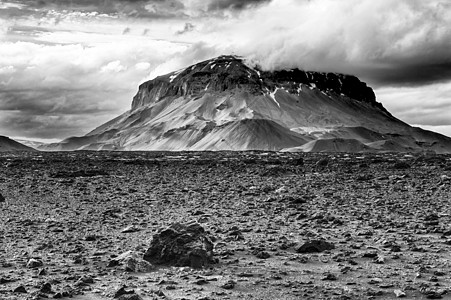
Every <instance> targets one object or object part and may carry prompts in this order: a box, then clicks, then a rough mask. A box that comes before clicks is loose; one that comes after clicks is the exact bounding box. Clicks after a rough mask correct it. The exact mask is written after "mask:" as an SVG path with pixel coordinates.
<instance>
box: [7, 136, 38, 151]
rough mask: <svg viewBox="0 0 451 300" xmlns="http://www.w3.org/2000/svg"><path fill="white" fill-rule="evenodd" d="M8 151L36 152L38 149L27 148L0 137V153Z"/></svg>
mask: <svg viewBox="0 0 451 300" xmlns="http://www.w3.org/2000/svg"><path fill="white" fill-rule="evenodd" d="M6 151H36V149H34V148H31V147H28V146H25V145H24V144H21V143H19V142H16V141H14V140H12V139H10V138H9V137H6V136H0V152H6Z"/></svg>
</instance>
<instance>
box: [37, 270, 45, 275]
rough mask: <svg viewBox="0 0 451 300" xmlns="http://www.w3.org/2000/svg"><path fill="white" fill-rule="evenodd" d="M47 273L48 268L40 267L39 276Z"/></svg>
mask: <svg viewBox="0 0 451 300" xmlns="http://www.w3.org/2000/svg"><path fill="white" fill-rule="evenodd" d="M45 275H47V270H46V269H40V270H39V272H38V276H45Z"/></svg>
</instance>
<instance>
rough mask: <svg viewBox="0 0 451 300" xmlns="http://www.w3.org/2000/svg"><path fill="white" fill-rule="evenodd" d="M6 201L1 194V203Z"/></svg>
mask: <svg viewBox="0 0 451 300" xmlns="http://www.w3.org/2000/svg"><path fill="white" fill-rule="evenodd" d="M5 201H6V199H5V197H3V195H2V194H0V203H2V202H5Z"/></svg>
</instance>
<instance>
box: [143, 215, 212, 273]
mask: <svg viewBox="0 0 451 300" xmlns="http://www.w3.org/2000/svg"><path fill="white" fill-rule="evenodd" d="M143 258H144V260H146V261H148V262H150V263H153V264H165V265H174V266H187V267H192V268H202V267H204V266H207V265H209V264H210V263H212V262H213V243H212V241H211V238H210V237H209V236H208V234H207V233H206V232H205V230H204V228H203V227H202V226H201V225H199V224H198V223H189V224H180V223H174V224H172V225H171V226H169V227H168V228H166V229H163V230H162V231H160V232H159V233H158V234H155V235H154V236H153V239H152V242H151V244H150V247H149V249H147V251H146V253H144V257H143Z"/></svg>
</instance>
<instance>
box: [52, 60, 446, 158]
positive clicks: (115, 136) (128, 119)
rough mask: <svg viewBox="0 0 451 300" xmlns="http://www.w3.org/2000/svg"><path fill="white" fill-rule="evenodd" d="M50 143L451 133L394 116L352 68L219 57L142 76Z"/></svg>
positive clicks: (320, 140)
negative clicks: (89, 121) (108, 113)
mask: <svg viewBox="0 0 451 300" xmlns="http://www.w3.org/2000/svg"><path fill="white" fill-rule="evenodd" d="M44 149H46V150H74V149H89V150H174V151H178V150H193V151H199V150H213V151H215V150H237V151H238V150H275V151H279V150H284V151H304V152H311V151H314V152H322V151H332V152H379V151H396V152H398V151H434V152H437V153H449V152H451V139H450V138H447V137H445V136H443V135H440V134H436V133H433V132H430V131H425V130H421V129H419V128H414V127H411V126H409V125H408V124H406V123H404V122H402V121H400V120H398V119H396V118H395V117H394V116H392V115H391V114H390V113H389V112H388V111H387V110H386V109H385V108H384V107H383V106H382V104H381V103H379V102H377V101H376V96H375V94H374V92H373V90H372V89H371V88H370V87H368V86H367V85H366V84H365V83H364V82H361V81H360V80H359V79H358V78H357V77H355V76H350V75H343V74H335V73H318V72H306V71H301V70H298V69H293V70H279V71H273V72H270V71H263V70H261V69H259V68H258V67H256V66H252V65H250V64H248V63H247V62H246V61H244V60H243V59H241V58H239V57H235V56H220V57H217V58H214V59H211V60H207V61H204V62H200V63H198V64H195V65H193V66H190V67H188V68H186V69H182V70H179V71H176V72H172V73H169V74H166V75H163V76H159V77H157V78H155V79H153V80H150V81H147V82H145V83H143V84H142V85H141V86H140V87H139V90H138V93H137V94H136V96H135V97H134V98H133V102H132V105H131V109H130V110H129V111H127V112H125V113H124V114H122V115H121V116H119V117H117V118H115V119H113V120H111V121H109V122H107V123H106V124H104V125H102V126H100V127H98V128H96V129H95V130H93V131H92V132H90V133H88V134H87V135H86V136H84V137H72V138H68V139H66V140H64V141H62V142H60V143H56V144H51V145H47V146H45V147H44Z"/></svg>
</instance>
